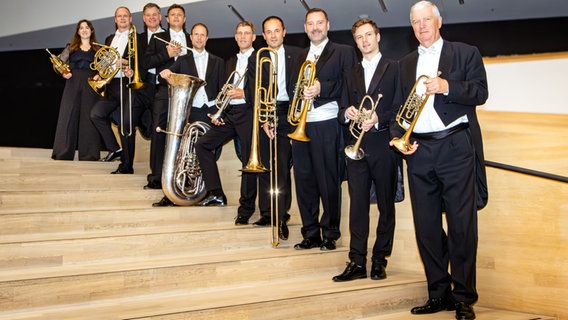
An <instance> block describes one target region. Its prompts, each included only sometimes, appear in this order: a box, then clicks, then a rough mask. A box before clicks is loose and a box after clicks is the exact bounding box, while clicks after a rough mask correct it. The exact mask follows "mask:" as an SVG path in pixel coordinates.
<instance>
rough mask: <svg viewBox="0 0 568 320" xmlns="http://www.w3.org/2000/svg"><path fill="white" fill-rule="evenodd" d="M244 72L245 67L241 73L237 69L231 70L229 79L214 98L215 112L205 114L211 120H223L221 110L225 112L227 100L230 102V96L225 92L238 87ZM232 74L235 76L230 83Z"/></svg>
mask: <svg viewBox="0 0 568 320" xmlns="http://www.w3.org/2000/svg"><path fill="white" fill-rule="evenodd" d="M246 72H247V69H245V71H244V72H243V74H240V73H239V72H238V71H237V70H235V71H233V72H231V74H230V75H229V79H227V82H225V84H224V85H223V88H221V91H219V93H218V94H217V97H216V98H215V106H216V107H217V109H218V111H217V112H216V113H215V114H210V113H208V114H207V116H208V117H209V118H211V120H217V121H220V122H223V118H222V116H223V112H225V109H226V108H227V106H228V105H229V102H231V97H229V95H228V94H227V92H229V91H231V90H233V89H235V88H238V87H239V84H240V83H241V82H242V81H243V79H244V77H245V74H246ZM233 76H236V77H237V78H236V81H235V82H234V83H231V80H232V79H233Z"/></svg>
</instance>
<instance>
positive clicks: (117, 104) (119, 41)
mask: <svg viewBox="0 0 568 320" xmlns="http://www.w3.org/2000/svg"><path fill="white" fill-rule="evenodd" d="M114 21H115V24H116V27H117V30H116V33H115V34H113V35H110V36H108V37H107V38H106V40H105V44H106V45H108V46H111V47H113V48H116V49H117V51H118V52H119V54H121V56H122V61H118V60H117V61H116V64H117V67H119V66H122V69H121V70H119V71H118V72H117V73H116V75H115V76H114V79H113V80H111V81H110V83H109V85H107V89H106V95H105V98H104V99H100V100H99V102H97V103H96V104H95V105H94V106H93V109H92V110H91V120H92V121H93V124H94V125H95V127H97V130H98V131H99V133H100V134H101V137H102V139H103V142H104V144H105V147H106V148H107V150H109V154H108V155H107V156H106V157H105V158H104V159H103V161H112V160H114V159H115V158H117V157H119V156H120V161H121V163H120V165H119V166H118V168H117V169H116V170H115V171H113V172H111V173H113V174H132V173H134V168H133V164H134V163H133V162H134V147H135V141H136V131H135V128H134V127H135V126H136V125H137V122H138V119H139V118H140V114H141V112H142V106H141V104H140V102H139V99H137V97H136V95H137V92H136V90H131V89H129V88H128V87H127V85H128V84H129V83H130V81H131V77H132V76H133V75H134V70H133V66H134V64H135V63H140V61H135V59H133V58H134V57H131V56H130V55H129V52H128V51H129V50H128V42H129V38H130V33H131V31H132V29H131V25H132V15H131V14H130V10H129V9H128V8H126V7H119V8H117V9H116V11H115V14H114ZM136 36H137V35H134V37H136ZM138 59H140V57H138ZM143 76H144V75H141V77H143ZM96 78H99V79H100V77H99V76H98V75H97V76H96ZM121 84H122V87H121ZM113 113H115V114H118V118H119V119H118V121H117V122H118V130H119V133H120V140H121V145H122V148H120V146H119V145H118V142H117V141H116V138H115V136H114V132H113V131H112V127H111V122H110V120H111V118H112V114H113Z"/></svg>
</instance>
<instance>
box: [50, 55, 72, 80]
mask: <svg viewBox="0 0 568 320" xmlns="http://www.w3.org/2000/svg"><path fill="white" fill-rule="evenodd" d="M45 51H47V53H49V60H50V61H51V64H53V70H55V72H57V73H60V74H61V75H66V74H68V73H71V68H69V64H68V63H66V62H64V61H63V60H61V58H60V57H59V56H56V55H54V54H53V53H51V52H50V51H49V49H47V48H45Z"/></svg>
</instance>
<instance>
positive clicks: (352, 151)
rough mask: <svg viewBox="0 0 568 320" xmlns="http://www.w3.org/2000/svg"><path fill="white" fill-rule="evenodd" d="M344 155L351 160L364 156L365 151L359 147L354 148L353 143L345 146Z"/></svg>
mask: <svg viewBox="0 0 568 320" xmlns="http://www.w3.org/2000/svg"><path fill="white" fill-rule="evenodd" d="M345 155H346V156H348V157H349V158H350V159H353V160H361V159H363V158H364V157H365V151H363V149H361V148H355V146H354V145H350V146H347V147H345Z"/></svg>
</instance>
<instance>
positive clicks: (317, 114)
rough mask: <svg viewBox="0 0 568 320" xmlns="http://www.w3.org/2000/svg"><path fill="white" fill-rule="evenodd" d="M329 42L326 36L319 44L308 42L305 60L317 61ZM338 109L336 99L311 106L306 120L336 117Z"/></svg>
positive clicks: (322, 119) (315, 120)
mask: <svg viewBox="0 0 568 320" xmlns="http://www.w3.org/2000/svg"><path fill="white" fill-rule="evenodd" d="M328 42H329V38H326V39H325V40H324V41H323V42H322V43H320V44H319V45H317V46H316V45H314V44H313V43H311V42H310V51H309V52H308V56H307V57H306V60H311V61H313V62H314V63H317V60H318V59H319V57H320V56H321V53H322V51H323V48H325V45H326V44H327V43H328ZM338 111H339V105H338V104H337V101H332V102H328V103H326V104H324V105H321V106H319V107H318V108H317V109H316V108H313V107H312V110H311V111H310V112H308V117H307V120H306V121H307V122H318V121H324V120H329V119H333V118H337V112H338Z"/></svg>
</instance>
